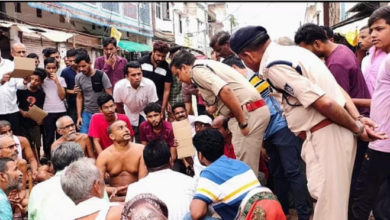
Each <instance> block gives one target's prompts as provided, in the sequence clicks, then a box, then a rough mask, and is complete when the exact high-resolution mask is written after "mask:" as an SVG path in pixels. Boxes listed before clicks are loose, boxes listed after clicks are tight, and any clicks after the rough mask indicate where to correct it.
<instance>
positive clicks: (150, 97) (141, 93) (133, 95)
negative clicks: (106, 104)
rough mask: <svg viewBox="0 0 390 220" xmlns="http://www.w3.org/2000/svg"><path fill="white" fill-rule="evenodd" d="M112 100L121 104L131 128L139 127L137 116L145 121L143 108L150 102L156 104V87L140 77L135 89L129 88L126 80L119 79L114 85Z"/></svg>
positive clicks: (129, 85) (129, 84) (151, 82)
mask: <svg viewBox="0 0 390 220" xmlns="http://www.w3.org/2000/svg"><path fill="white" fill-rule="evenodd" d="M114 99H115V102H116V103H123V105H124V106H125V109H126V107H127V109H126V110H128V111H125V112H126V115H127V117H129V119H130V123H131V125H133V126H139V115H140V114H141V115H142V116H143V117H144V118H145V119H146V116H145V113H144V108H145V106H146V105H147V104H148V103H150V102H157V101H158V97H157V92H156V85H155V84H154V82H153V81H152V80H150V79H147V78H145V77H142V81H141V83H140V85H139V87H138V88H137V89H134V88H133V87H131V83H130V81H129V80H128V79H121V80H119V81H118V82H117V83H116V84H115V88H114Z"/></svg>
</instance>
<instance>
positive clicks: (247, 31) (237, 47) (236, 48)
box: [229, 26, 267, 54]
mask: <svg viewBox="0 0 390 220" xmlns="http://www.w3.org/2000/svg"><path fill="white" fill-rule="evenodd" d="M266 33H267V30H266V29H265V28H263V27H262V26H247V27H243V28H240V29H238V30H237V31H236V32H235V33H234V34H233V35H232V36H231V37H230V40H229V45H230V49H231V50H232V51H233V52H234V53H236V54H239V53H240V52H241V50H242V49H244V48H245V47H246V46H247V45H248V44H250V43H252V41H254V40H255V39H257V38H258V37H260V36H261V35H263V34H266Z"/></svg>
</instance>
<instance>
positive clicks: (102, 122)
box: [88, 113, 134, 150]
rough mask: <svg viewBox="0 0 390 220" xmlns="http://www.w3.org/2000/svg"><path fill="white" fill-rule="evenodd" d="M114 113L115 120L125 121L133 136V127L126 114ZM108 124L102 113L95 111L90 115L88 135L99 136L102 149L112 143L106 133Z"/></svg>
mask: <svg viewBox="0 0 390 220" xmlns="http://www.w3.org/2000/svg"><path fill="white" fill-rule="evenodd" d="M116 115H117V120H122V121H124V122H126V124H127V126H128V127H129V130H130V135H131V136H132V137H134V131H133V128H132V127H131V124H130V121H129V119H128V118H127V116H126V115H123V114H116ZM108 126H110V123H109V122H107V121H106V119H105V118H104V115H103V113H96V114H94V115H92V118H91V123H90V126H89V131H88V136H90V137H92V138H99V139H100V145H101V146H102V149H103V150H104V149H106V148H107V147H109V146H110V145H112V144H113V142H112V140H111V139H110V138H109V137H108V133H107V129H108Z"/></svg>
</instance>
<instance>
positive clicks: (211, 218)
mask: <svg viewBox="0 0 390 220" xmlns="http://www.w3.org/2000/svg"><path fill="white" fill-rule="evenodd" d="M183 220H192V218H191V212H189V213H187V215H186V216H184V218H183ZM203 220H221V219H218V218H213V217H211V216H206V217H204V218H203Z"/></svg>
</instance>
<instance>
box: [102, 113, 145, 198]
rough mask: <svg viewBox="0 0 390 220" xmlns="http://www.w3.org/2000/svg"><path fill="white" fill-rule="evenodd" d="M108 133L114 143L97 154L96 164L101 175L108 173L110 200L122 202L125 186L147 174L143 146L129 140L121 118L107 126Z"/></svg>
mask: <svg viewBox="0 0 390 220" xmlns="http://www.w3.org/2000/svg"><path fill="white" fill-rule="evenodd" d="M108 135H109V137H110V139H111V140H112V141H113V142H114V144H112V145H111V146H109V147H108V148H106V149H105V150H103V151H102V152H101V153H100V154H99V156H98V158H97V160H96V166H97V167H98V168H99V170H100V172H101V173H102V174H103V175H105V173H106V172H107V173H108V174H109V175H110V187H107V193H108V195H111V197H113V198H112V200H111V201H112V202H124V201H125V197H126V193H127V186H128V185H129V184H131V183H134V182H137V181H138V180H139V179H142V178H144V177H145V176H146V175H147V174H148V170H147V169H146V166H145V162H144V159H143V150H144V146H143V145H141V144H136V143H133V142H131V134H130V130H129V127H128V125H127V123H126V122H124V121H122V120H117V121H115V122H113V123H112V124H111V125H110V126H109V127H108Z"/></svg>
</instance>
